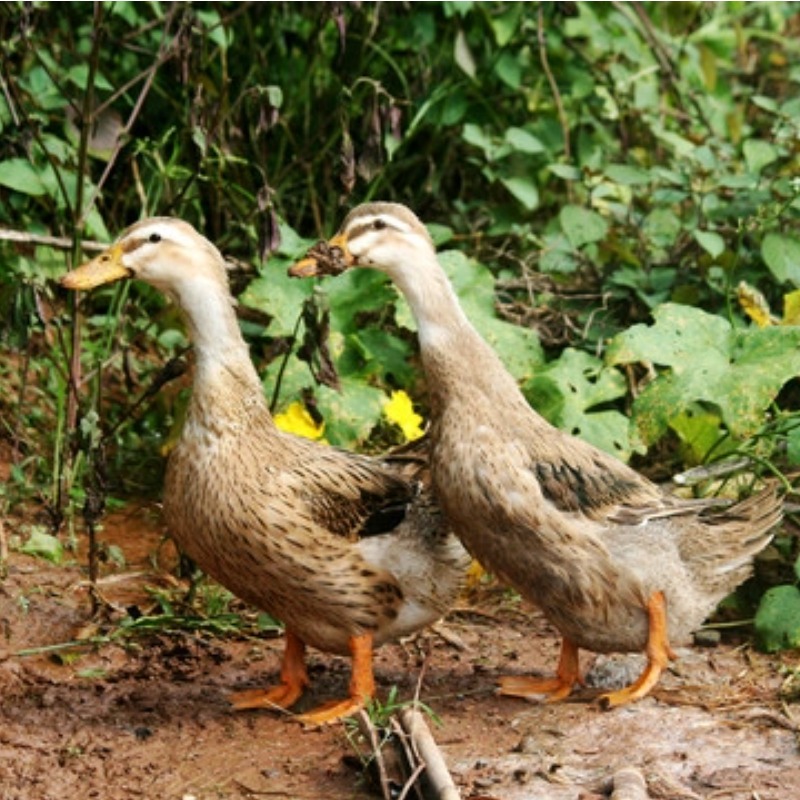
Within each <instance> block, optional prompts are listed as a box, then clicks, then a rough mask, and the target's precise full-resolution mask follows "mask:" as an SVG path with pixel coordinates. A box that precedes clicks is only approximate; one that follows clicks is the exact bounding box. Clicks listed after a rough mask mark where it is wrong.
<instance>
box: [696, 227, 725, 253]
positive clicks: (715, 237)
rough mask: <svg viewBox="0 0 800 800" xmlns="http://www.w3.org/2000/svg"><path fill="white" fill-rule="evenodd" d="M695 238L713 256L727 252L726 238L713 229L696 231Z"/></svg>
mask: <svg viewBox="0 0 800 800" xmlns="http://www.w3.org/2000/svg"><path fill="white" fill-rule="evenodd" d="M693 235H694V238H695V240H696V241H697V243H698V244H699V245H700V247H702V248H703V250H705V251H706V253H708V254H709V255H710V256H711V258H719V256H721V255H722V254H723V253H724V252H725V240H724V239H723V238H722V237H721V236H720V235H719V234H718V233H714V232H713V231H694V233H693Z"/></svg>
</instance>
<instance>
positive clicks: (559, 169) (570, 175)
mask: <svg viewBox="0 0 800 800" xmlns="http://www.w3.org/2000/svg"><path fill="white" fill-rule="evenodd" d="M547 169H548V170H550V172H552V173H553V175H555V176H556V177H557V178H561V179H562V180H565V181H579V180H580V179H581V171H580V170H579V169H578V168H577V167H573V166H572V164H548V166H547Z"/></svg>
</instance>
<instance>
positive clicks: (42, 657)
mask: <svg viewBox="0 0 800 800" xmlns="http://www.w3.org/2000/svg"><path fill="white" fill-rule="evenodd" d="M2 531H3V529H2V528H0V532H2ZM14 532H15V531H14V526H13V524H12V523H10V522H9V523H7V524H6V527H5V537H4V538H6V537H8V536H9V535H11V534H13V533H14ZM101 537H102V538H103V539H104V540H105V541H106V542H109V543H113V544H117V545H118V546H120V547H121V548H122V550H123V551H124V553H125V556H126V565H125V567H124V568H117V569H113V568H111V567H109V566H106V567H105V568H104V575H103V579H102V582H101V589H102V592H103V594H104V596H105V597H106V598H107V599H108V600H110V601H112V602H113V603H115V604H117V605H122V606H125V607H131V606H137V607H139V608H143V609H146V608H147V605H148V603H150V602H151V597H152V596H151V595H148V593H147V592H146V591H145V587H162V588H165V589H169V588H173V589H174V588H175V579H174V578H173V577H172V574H173V572H172V567H173V564H174V554H171V553H170V550H169V547H168V546H167V547H164V546H163V545H161V546H159V542H160V529H159V523H158V517H157V513H156V512H155V510H154V509H152V508H150V509H148V508H134V509H133V510H131V511H127V512H121V513H116V514H114V515H111V516H109V517H108V518H107V519H106V522H105V526H104V531H103V532H102V534H101ZM12 545H13V540H12ZM11 550H12V552H11V554H10V556H9V558H8V562H7V564H6V565H5V570H6V576H5V579H4V580H3V581H2V582H0V800H23V799H24V800H28V798H30V800H69V799H70V798H82V799H83V798H102V800H118V799H119V800H123V799H124V800H128V798H137V797H143V798H164V799H169V798H176V800H189V798H197V800H211V798H214V799H217V798H261V797H268V798H298V799H301V800H302V799H303V798H313V799H314V800H316V799H317V798H326V799H330V800H345V799H348V800H350V799H352V800H362V799H365V798H374V797H376V796H379V794H377V792H376V790H375V789H374V788H373V787H371V786H370V784H369V783H368V781H367V780H366V779H365V777H364V775H363V774H362V771H361V769H360V768H358V767H357V766H355V765H354V764H353V762H354V760H355V759H354V756H355V753H356V750H355V749H354V745H353V743H352V737H353V736H354V732H353V727H352V725H348V724H344V723H342V724H338V725H335V726H332V727H330V728H327V729H323V730H304V729H303V728H301V727H300V725H298V724H296V723H294V722H293V721H292V719H291V716H290V715H285V716H279V715H275V714H272V713H269V712H262V711H258V712H244V713H234V712H233V711H232V710H231V708H230V706H229V704H228V702H227V699H226V698H227V694H228V692H229V691H230V690H231V689H234V688H248V687H255V686H263V685H267V684H269V683H272V682H274V681H275V679H276V676H277V671H278V666H279V661H280V655H281V651H282V642H281V639H280V638H279V636H277V635H276V636H263V637H255V636H252V635H247V636H245V635H227V636H220V635H212V634H210V633H207V632H205V633H198V632H189V631H186V630H176V631H173V632H169V631H166V630H165V631H163V632H159V633H157V634H152V635H150V636H148V637H146V638H137V639H128V640H124V641H123V640H118V641H111V642H106V643H102V644H97V645H94V646H82V647H76V648H72V649H60V650H54V651H44V650H41V648H44V647H47V646H50V645H55V644H59V643H64V642H68V641H70V640H73V639H75V638H76V637H79V636H86V635H88V634H91V633H92V632H94V633H96V632H97V631H98V630H99V629H96V628H93V627H92V626H91V625H90V624H89V602H88V595H87V586H86V583H85V570H84V569H83V568H82V566H81V564H82V555H81V554H80V553H79V556H78V558H77V559H76V563H74V564H72V565H63V564H62V565H61V566H58V567H54V566H52V565H50V564H49V563H48V562H45V561H42V560H41V559H35V558H32V557H29V556H24V555H21V554H19V553H17V552H14V549H13V547H12V548H11ZM155 553H157V554H158V556H159V558H158V560H157V564H156V565H154V563H155V562H154V560H153V555H154V554H155ZM37 648H38V649H40V651H39V652H36V653H34V654H29V655H20V651H21V650H31V649H37ZM557 653H558V639H557V637H556V636H555V634H554V632H553V630H552V629H550V628H549V626H548V625H547V623H546V622H545V621H544V620H543V619H542V618H541V617H540V616H538V615H537V614H535V613H532V612H530V611H529V610H527V609H524V608H522V607H520V606H519V604H518V603H517V602H516V601H515V600H514V599H513V598H511V597H510V596H509V595H508V594H507V593H504V592H502V591H501V590H499V589H496V588H492V587H481V588H480V589H479V590H477V591H476V592H475V593H474V595H473V596H472V597H471V598H470V599H469V601H468V602H466V601H465V604H464V607H463V608H461V609H458V610H456V611H455V612H453V613H452V614H451V615H450V616H449V617H448V619H447V620H445V621H444V623H442V625H441V626H440V627H439V629H438V630H435V631H431V632H427V633H425V634H424V635H422V636H418V637H416V638H414V639H413V640H411V641H408V642H404V643H401V644H396V645H390V646H386V647H384V648H382V649H381V650H380V651H379V652H378V653H377V655H376V665H375V670H376V676H377V680H378V684H379V691H380V693H381V695H382V697H384V698H385V697H386V696H387V694H388V692H389V690H390V689H391V687H393V686H395V687H397V692H398V697H399V699H401V700H410V699H411V698H413V697H414V694H415V691H416V690H417V688H418V684H419V685H420V697H421V699H422V700H423V701H424V702H425V703H426V704H427V705H428V706H430V707H431V708H432V709H433V710H434V711H435V712H436V714H437V715H438V716H439V717H440V719H441V725H438V726H436V725H432V729H433V732H434V736H435V737H436V740H437V742H438V744H439V746H440V748H441V750H442V752H443V754H444V756H445V758H446V760H447V763H448V766H449V768H450V771H451V773H452V775H453V777H454V779H455V782H456V784H457V785H458V787H459V789H460V791H461V793H462V796H463V797H464V798H479V797H480V798H497V799H498V800H501V799H502V800H523V798H525V799H528V798H539V799H541V800H562V798H563V799H564V800H567V798H569V800H576V799H577V798H593V797H598V796H606V793H607V791H608V786H609V781H610V779H611V778H612V776H613V775H614V773H615V772H617V770H619V769H620V768H622V767H625V766H630V767H635V768H638V769H639V770H641V772H642V774H643V775H644V776H645V778H646V780H647V784H648V791H649V795H650V797H653V798H657V797H658V798H661V797H663V798H709V799H710V798H714V800H723V799H725V800H728V799H733V798H736V799H737V800H739V799H741V800H745V798H748V800H752V799H753V798H759V799H760V800H789V799H790V798H797V797H800V789H798V787H800V758H798V723H800V691H798V688H797V685H798V683H800V679H799V677H798V676H800V654H797V653H794V654H783V655H782V656H766V655H763V654H760V653H757V652H755V651H753V650H752V649H751V648H750V647H748V646H747V645H746V644H744V645H742V644H740V645H738V646H737V645H736V644H735V643H731V642H728V643H724V644H722V645H719V646H717V647H714V648H699V647H694V648H687V649H684V650H681V651H680V652H679V655H680V658H679V660H678V661H677V662H675V663H674V665H673V667H672V668H671V669H670V671H669V672H668V674H666V675H665V676H664V677H663V679H662V681H661V683H660V685H659V686H658V687H657V689H656V691H655V692H654V693H653V695H652V696H650V697H648V698H646V699H645V700H643V701H641V702H639V703H637V704H635V705H633V706H631V707H627V708H622V709H617V710H615V711H611V712H603V711H601V710H600V709H599V708H598V706H597V704H596V703H595V702H593V700H594V698H596V696H597V693H598V689H596V688H591V687H587V688H585V689H582V690H581V691H580V692H577V693H576V694H575V695H574V696H573V698H571V699H570V701H569V702H565V703H562V704H558V705H540V704H533V703H528V702H524V701H519V700H514V699H510V698H501V697H498V696H496V695H495V693H494V685H495V678H496V677H497V676H498V675H501V674H503V673H508V672H534V671H537V670H543V671H545V672H546V671H549V670H551V669H552V668H553V667H554V665H555V660H556V657H557ZM585 658H586V666H589V665H590V663H591V661H592V657H591V656H590V655H589V654H585ZM639 663H640V662H638V661H637V657H627V658H622V657H614V658H602V659H596V660H595V664H594V666H593V667H592V669H591V671H590V677H594V678H595V679H596V680H601V679H602V682H603V685H604V686H606V687H608V686H609V685H610V683H609V681H613V680H614V679H615V678H616V679H617V680H619V679H622V680H624V679H625V675H626V674H630V670H631V668H633V669H634V671H635V669H636V667H637V666H638V664H639ZM310 670H311V675H312V681H313V687H312V691H311V692H310V693H309V695H308V696H307V697H305V698H303V702H302V708H308V707H310V706H312V705H313V704H315V703H319V702H322V701H324V700H327V699H331V698H333V697H337V696H341V695H343V694H344V692H345V691H346V687H347V682H348V678H349V671H348V670H349V664H348V662H347V661H346V660H345V659H340V658H335V657H332V656H329V655H326V654H323V653H316V652H313V653H312V654H311V656H310ZM420 680H421V683H420ZM411 796H414V795H413V794H412V795H411Z"/></svg>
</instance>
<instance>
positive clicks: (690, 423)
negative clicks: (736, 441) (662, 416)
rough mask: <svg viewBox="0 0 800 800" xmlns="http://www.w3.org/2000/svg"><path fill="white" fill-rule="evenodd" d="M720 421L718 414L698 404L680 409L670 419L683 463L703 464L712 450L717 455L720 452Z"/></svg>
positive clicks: (688, 464)
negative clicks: (679, 446)
mask: <svg viewBox="0 0 800 800" xmlns="http://www.w3.org/2000/svg"><path fill="white" fill-rule="evenodd" d="M721 423H722V419H721V418H720V415H719V414H717V413H713V412H711V411H707V410H705V409H704V408H703V407H702V406H699V405H698V406H697V407H691V408H688V409H686V410H685V411H682V412H681V413H680V414H678V415H677V416H675V417H674V418H673V419H672V420H670V423H669V426H670V428H672V430H674V431H675V433H677V434H678V438H679V439H680V440H681V456H682V458H683V462H684V464H685V465H687V466H695V465H697V464H704V463H705V461H706V459H707V457H708V454H709V453H710V452H711V451H712V450H714V451H715V452H716V454H717V455H720V454H721V452H722V451H721V449H719V444H720V441H721V440H722V439H723V437H724V435H725V433H724V431H723V430H722V428H721ZM732 444H733V443H732Z"/></svg>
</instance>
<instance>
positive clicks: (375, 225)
mask: <svg viewBox="0 0 800 800" xmlns="http://www.w3.org/2000/svg"><path fill="white" fill-rule="evenodd" d="M372 227H373V228H374V229H375V230H376V231H382V230H383V229H384V228H385V227H386V222H385V221H384V220H382V219H376V220H375V222H373V223H372Z"/></svg>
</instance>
